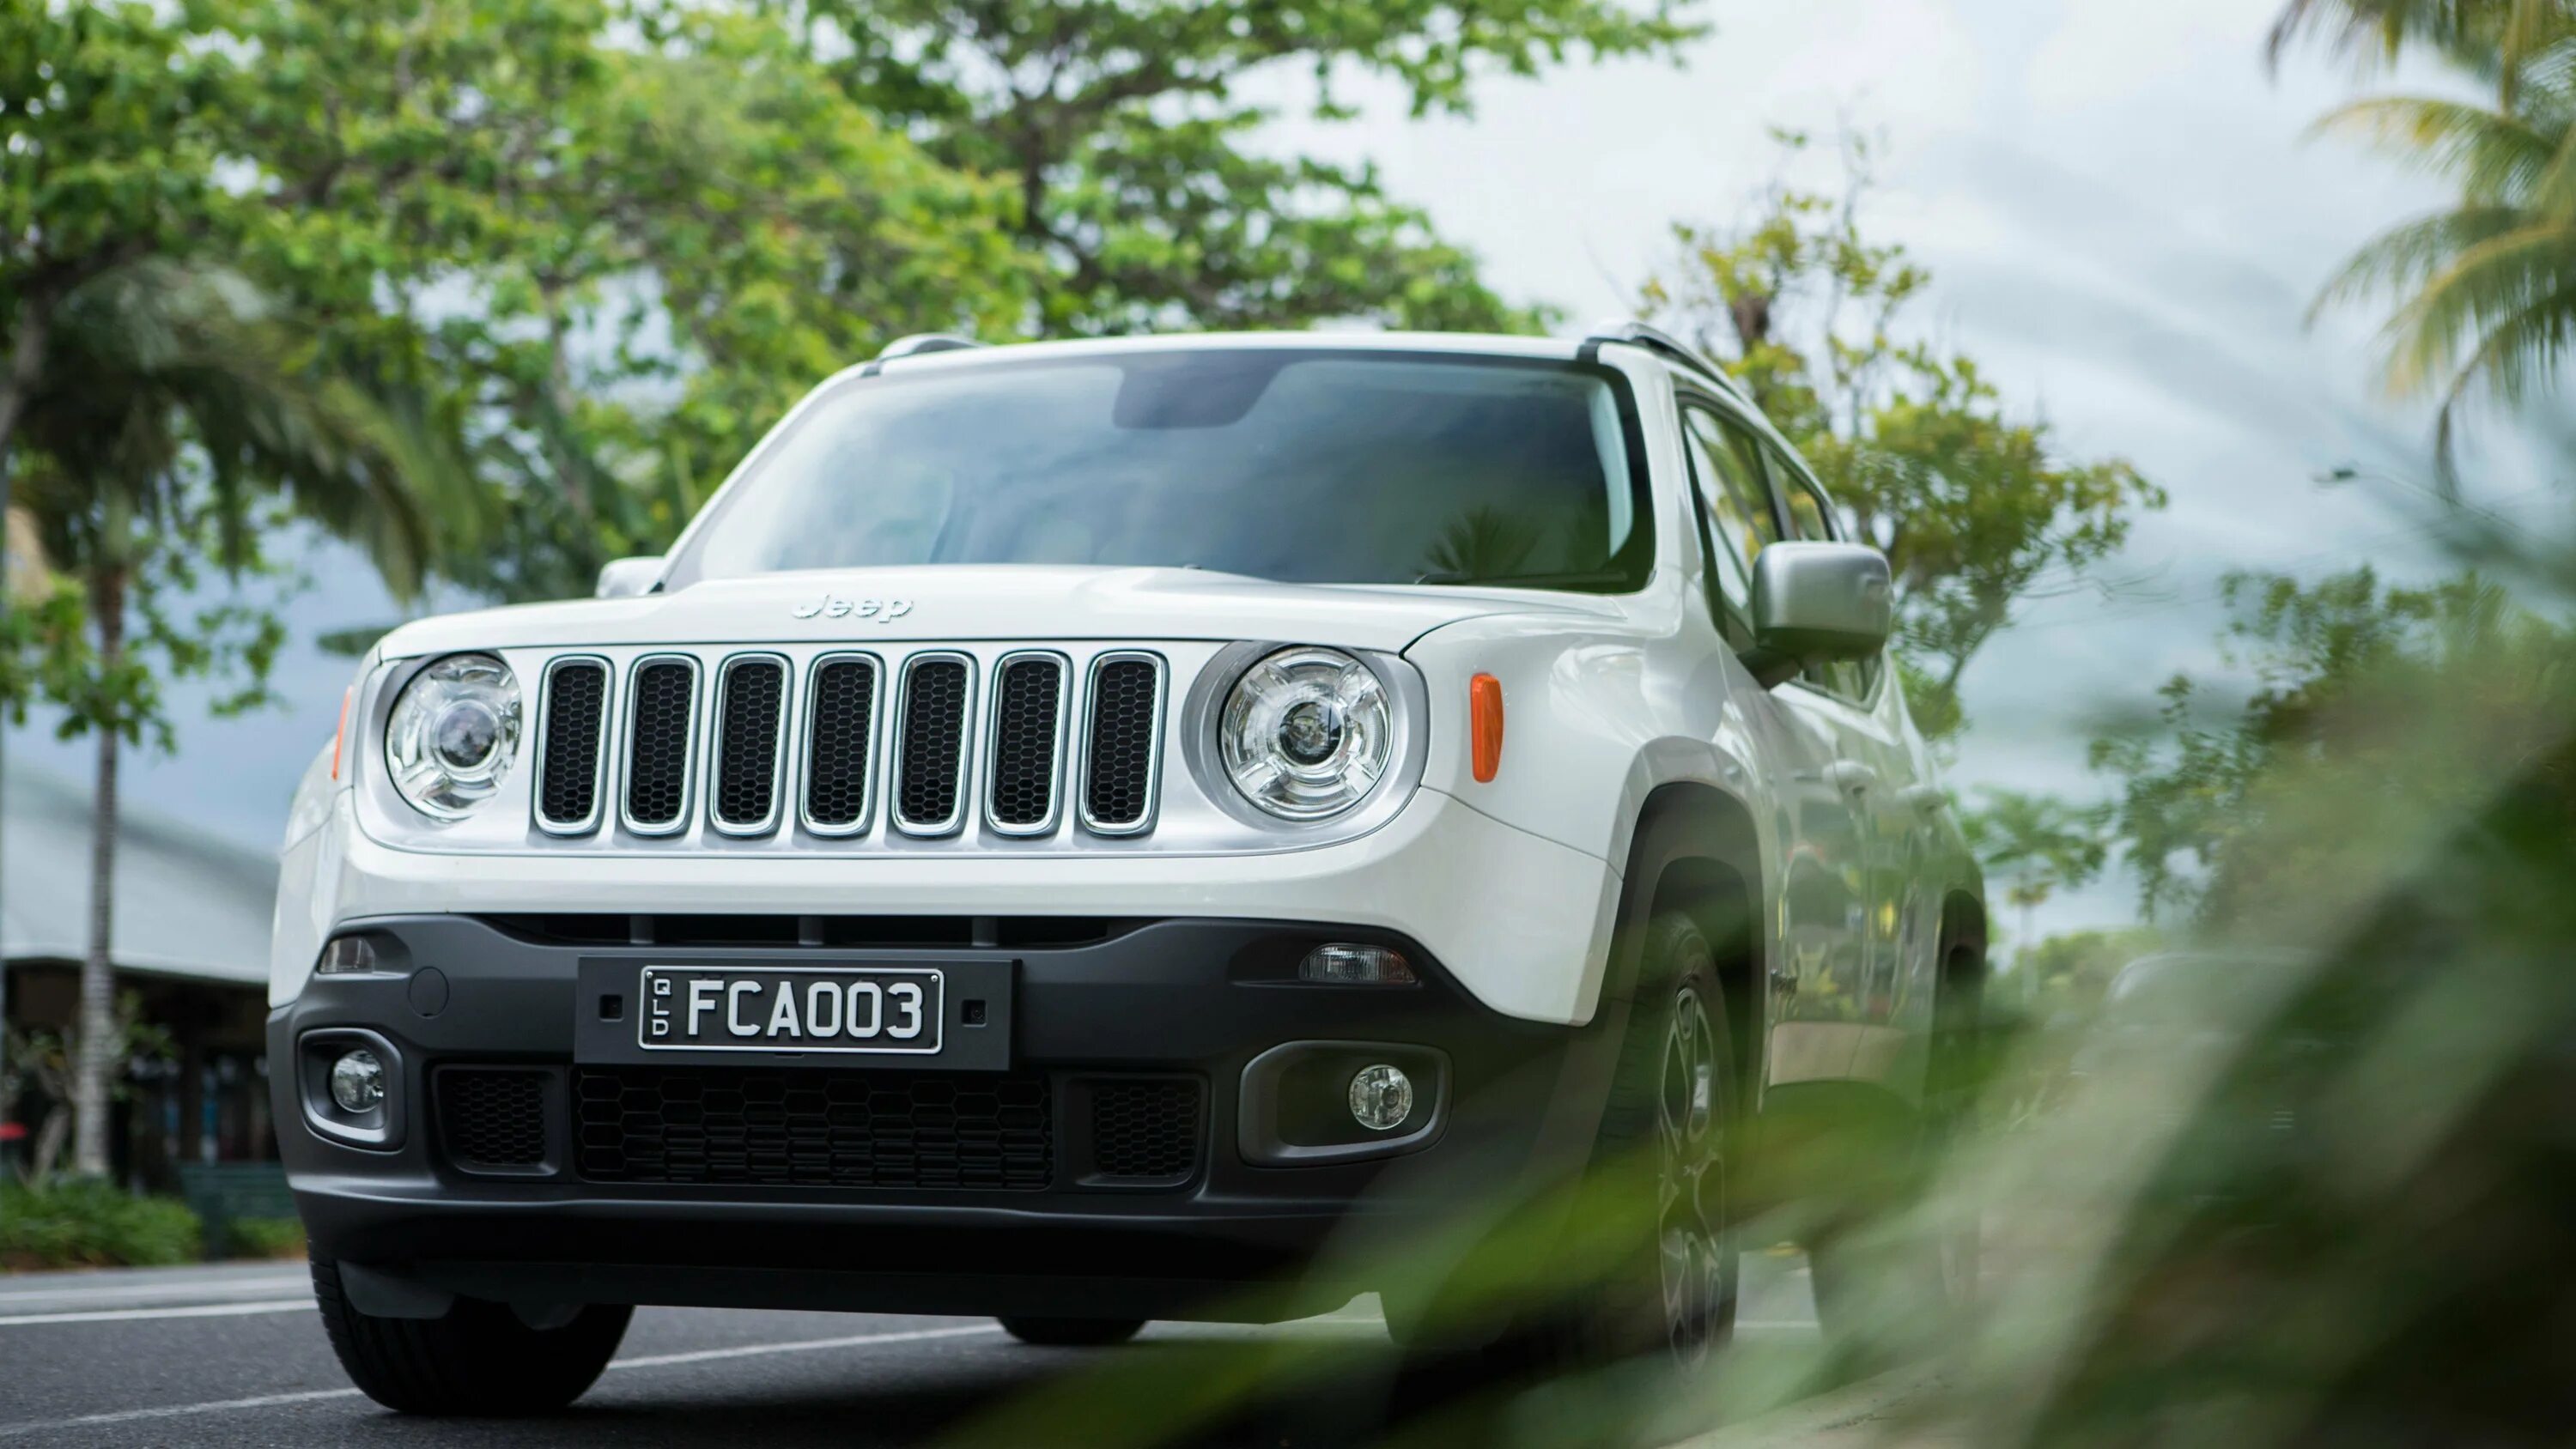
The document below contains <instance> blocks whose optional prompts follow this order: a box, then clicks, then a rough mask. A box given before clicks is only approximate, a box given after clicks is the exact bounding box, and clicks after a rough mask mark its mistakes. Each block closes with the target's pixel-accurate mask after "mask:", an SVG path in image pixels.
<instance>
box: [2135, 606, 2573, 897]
mask: <svg viewBox="0 0 2576 1449" xmlns="http://www.w3.org/2000/svg"><path fill="white" fill-rule="evenodd" d="M2225 598H2226V600H2227V603H2228V605H2229V607H2230V608H2231V609H2232V610H2233V611H2234V614H2235V617H2234V619H2233V620H2232V621H2231V622H2230V624H2229V626H2228V630H2227V634H2226V636H2225V638H2224V640H2223V643H2224V644H2225V645H2226V647H2227V650H2228V657H2229V659H2230V660H2231V661H2232V662H2233V663H2235V664H2237V665H2239V666H2241V667H2242V668H2244V669H2245V670H2246V671H2247V672H2248V673H2249V674H2250V675H2251V677H2252V681H2253V686H2254V687H2253V689H2252V691H2251V694H2250V696H2249V697H2248V698H2246V700H2245V701H2244V703H2243V705H2242V706H2241V707H2240V708H2237V709H2235V710H2233V711H2227V710H2224V709H2219V708H2216V707H2214V706H2213V704H2212V703H2211V701H2210V700H2209V699H2208V697H2207V694H2208V692H2207V691H2206V690H2204V689H2203V688H2202V687H2200V686H2198V685H2196V684H2195V683H2194V682H2193V681H2192V680H2190V679H2188V678H2185V677H2177V678H2175V679H2174V680H2173V681H2171V682H2170V683H2169V684H2167V685H2166V686H2165V689H2164V701H2165V703H2164V708H2163V710H2162V712H2161V714H2160V715H2159V718H2158V722H2157V725H2156V727H2154V728H2152V729H2150V730H2147V731H2142V732H2137V733H2130V734H2116V735H2110V736H2106V737H2104V738H2102V739H2099V740H2097V741H2095V743H2094V745H2093V759H2094V762H2095V764H2096V766H2097V767H2098V768H2100V769H2102V770H2103V771H2105V772H2107V773H2108V774H2110V775H2111V776H2113V777H2114V778H2115V779H2116V780H2117V781H2118V784H2119V804H2118V810H2117V815H2116V830H2117V834H2118V836H2119V838H2120V841H2121V842H2122V845H2121V849H2122V851H2123V854H2124V855H2125V857H2126V859H2127V861H2128V863H2129V865H2130V866H2131V868H2132V869H2134V870H2135V871H2136V872H2137V874H2138V878H2139V882H2140V890H2141V895H2142V903H2143V905H2144V907H2145V908H2146V910H2147V911H2148V912H2149V914H2151V915H2153V914H2155V913H2157V912H2158V911H2159V910H2161V909H2163V908H2167V907H2173V906H2187V907H2191V908H2193V909H2195V910H2196V911H2197V913H2198V914H2199V916H2200V917H2201V918H2202V919H2203V920H2204V921H2205V922H2208V923H2211V924H2214V925H2219V926H2224V927H2229V928H2233V929H2236V930H2239V931H2240V932H2242V931H2257V930H2266V931H2273V932H2276V933H2284V934H2289V935H2292V936H2293V937H2294V938H2295V937H2296V936H2298V935H2299V934H2300V933H2305V934H2306V935H2307V936H2308V937H2309V938H2314V937H2315V936H2317V935H2321V934H2330V933H2331V931H2330V924H2329V923H2320V922H2318V921H2315V920H2313V919H2309V918H2307V917H2306V916H2305V915H2303V914H2302V908H2303V903H2308V902H2318V901H2332V900H2343V899H2350V898H2351V897H2352V895H2353V894H2354V893H2355V890H2356V889H2357V887H2356V886H2355V885H2354V882H2355V881H2356V880H2358V879H2367V878H2369V877H2370V876H2371V875H2373V874H2376V873H2384V872H2385V871H2386V870H2387V869H2388V868H2390V866H2391V864H2392V863H2394V864H2399V865H2402V864H2404V863H2405V862H2406V861H2407V860H2408V850H2409V847H2408V844H2407V842H2409V841H2414V840H2418V839H2421V838H2423V837H2424V836H2425V835H2426V833H2427V832H2431V831H2440V830H2447V829H2449V828H2451V827H2452V826H2453V825H2455V824H2456V822H2457V821H2459V820H2461V819H2462V818H2464V817H2467V816H2470V815H2473V814H2474V813H2475V812H2476V811H2477V810H2478V809H2480V808H2482V807H2483V805H2484V804H2485V802H2486V800H2487V797H2488V795H2489V793H2490V792H2491V791H2493V790H2494V789H2495V788H2497V785H2498V783H2499V781H2500V780H2501V779H2502V778H2503V777H2504V775H2505V774H2506V773H2507V772H2509V771H2511V770H2513V769H2516V768H2519V767H2521V766H2522V765H2523V763H2524V762H2527V761H2530V760H2532V759H2535V758H2538V757H2541V756H2543V755H2545V753H2546V752H2547V751H2548V750H2550V749H2552V748H2554V747H2556V746H2557V745H2559V744H2560V743H2561V742H2562V741H2563V739H2564V737H2565V732H2566V721H2568V720H2569V719H2571V718H2576V630H2571V629H2570V628H2568V627H2567V626H2566V625H2565V624H2563V623H2561V622H2558V621H2554V620H2551V619H2549V618H2546V617H2544V616H2541V615H2538V614H2535V613H2533V612H2531V611H2530V610H2529V609H2527V608H2525V607H2523V606H2521V605H2518V604H2516V603H2515V602H2514V600H2513V598H2512V596H2511V595H2510V594H2509V593H2508V592H2507V591H2506V590H2505V589H2504V588H2503V587H2502V586H2501V585H2500V584H2498V583H2497V582H2495V581H2494V580H2492V579H2489V578H2485V577H2482V576H2480V575H2478V574H2475V573H2468V574H2462V575H2460V576H2458V577H2456V578H2453V579H2450V580H2448V581H2446V582H2443V583H2441V584H2438V585H2435V586H2433V587H2430V588H2420V589H2407V588H2391V587H2388V586H2387V585H2385V584H2384V583H2382V582H2381V580H2380V579H2379V577H2378V575H2377V574H2376V573H2375V572H2374V571H2372V570H2371V569H2370V568H2368V567H2366V566H2365V567H2362V568H2358V569H2354V570H2351V571H2349V572H2346V573H2341V574H2336V575H2333V576H2331V577H2328V578H2325V579H2321V580H2318V581H2316V582H2314V583H2302V582H2300V581H2298V580H2296V579H2292V578H2289V577H2286V576H2281V575H2263V574H2239V575H2234V576H2231V577H2230V578H2229V579H2228V580H2227V584H2226V594H2225Z"/></svg>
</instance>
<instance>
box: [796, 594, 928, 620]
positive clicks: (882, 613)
mask: <svg viewBox="0 0 2576 1449" xmlns="http://www.w3.org/2000/svg"><path fill="white" fill-rule="evenodd" d="M788 612H789V613H791V614H794V615H795V616H796V617H797V618H799V619H812V618H818V617H819V618H824V619H848V618H852V617H856V618H861V619H874V620H876V621H877V622H878V623H880V624H891V623H893V622H894V621H895V620H897V619H900V618H902V617H903V616H904V615H906V614H909V613H911V612H912V600H910V599H844V598H842V597H841V596H840V595H838V594H825V595H824V596H823V597H821V598H820V599H810V600H807V601H806V602H804V603H802V604H798V605H797V606H796V607H794V608H792V609H790V610H788Z"/></svg>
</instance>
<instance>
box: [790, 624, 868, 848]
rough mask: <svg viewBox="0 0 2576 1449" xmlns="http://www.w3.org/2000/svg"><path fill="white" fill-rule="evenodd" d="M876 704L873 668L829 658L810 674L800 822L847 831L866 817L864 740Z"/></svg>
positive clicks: (859, 662) (865, 743)
mask: <svg viewBox="0 0 2576 1449" xmlns="http://www.w3.org/2000/svg"><path fill="white" fill-rule="evenodd" d="M876 704H877V669H876V665H874V664H872V663H870V662H869V661H867V660H865V659H833V660H828V661H826V662H825V663H824V665H823V667H822V668H820V669H818V670H816V671H815V674H814V717H813V718H812V719H811V720H809V721H807V723H806V728H807V729H808V730H809V731H810V732H811V737H812V741H813V743H812V745H811V747H810V748H811V753H810V754H809V755H808V756H807V760H806V771H805V818H806V819H808V820H810V821H812V822H813V823H814V824H816V825H819V826H822V827H823V828H824V829H826V830H846V829H848V828H849V827H851V826H854V825H856V824H858V823H859V822H860V821H861V820H862V819H864V818H866V815H867V808H868V741H869V736H870V726H871V725H872V724H873V723H874V721H875V716H876Z"/></svg>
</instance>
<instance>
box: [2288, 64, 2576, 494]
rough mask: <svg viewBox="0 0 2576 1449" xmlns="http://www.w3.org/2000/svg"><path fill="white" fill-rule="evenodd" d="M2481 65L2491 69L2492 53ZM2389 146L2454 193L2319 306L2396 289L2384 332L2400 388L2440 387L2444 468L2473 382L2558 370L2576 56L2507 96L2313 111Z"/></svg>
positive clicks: (2342, 280) (2565, 340)
mask: <svg viewBox="0 0 2576 1449" xmlns="http://www.w3.org/2000/svg"><path fill="white" fill-rule="evenodd" d="M2485 66H2486V68H2487V69H2489V70H2490V71H2492V70H2493V69H2494V68H2495V61H2494V57H2493V55H2492V53H2490V54H2489V55H2488V57H2487V58H2486V62H2485ZM2318 128H2319V129H2320V130H2330V131H2340V132H2345V133H2350V134H2357V135H2359V136H2362V137H2364V138H2365V139H2367V140H2370V141H2372V142H2375V143H2377V144H2379V145H2381V146H2383V147H2385V148H2387V149H2390V150H2393V151H2396V152H2398V153H2400V154H2401V155H2403V156H2405V157H2406V158H2408V159H2409V160H2411V161H2412V162H2414V163H2415V164H2417V165H2419V166H2421V167H2423V168H2424V169H2426V170H2428V171H2431V172H2432V173H2434V174H2435V175H2438V176H2440V177H2442V178H2443V179H2445V180H2447V181H2448V182H2450V183H2451V184H2452V185H2453V186H2455V187H2457V188H2458V192H2459V200H2458V202H2457V204H2455V205H2453V206H2451V207H2449V208H2447V209H2445V210H2442V211H2439V212H2436V213H2434V214H2433V215H2430V216H2426V217H2422V218H2420V219H2418V220H2415V221H2412V222H2408V223H2406V224H2404V225H2401V226H2398V227H2396V228H2394V229H2392V230H2390V231H2388V232H2385V233H2383V234H2382V235H2380V236H2379V237H2377V238H2375V239H2373V240H2372V241H2371V242H2370V243H2369V244H2368V245H2366V246H2364V247H2363V248H2362V249H2361V250H2360V251H2359V252H2358V253H2356V254H2355V255H2354V256H2353V257H2352V258H2351V260H2349V261H2348V262H2346V263H2345V264H2344V267H2343V269H2342V271H2341V272H2340V273H2339V274H2338V275H2337V276H2336V277H2335V278H2334V279H2333V280H2332V281H2331V282H2329V283H2328V284H2327V285H2326V288H2325V291H2324V292H2323V294H2322V295H2321V296H2320V297H2319V298H2318V301H2317V306H2318V308H2319V309H2323V308H2326V307H2329V306H2333V305H2336V304H2339V303H2350V302H2354V301H2357V300H2359V299H2361V298H2363V297H2366V296H2369V295H2371V294H2374V293H2379V292H2395V293H2398V294H2400V295H2401V297H2402V301H2401V302H2400V305H2399V306H2398V308H2397V311H2396V313H2395V314H2394V315H2393V316H2392V317H2390V319H2389V321H2388V324H2387V327H2386V329H2385V331H2384V333H2383V339H2384V342H2385V344H2386V347H2387V376H2388V382H2389V385H2390V387H2391V388H2393V389H2395V390H2398V391H2438V393H2439V394H2440V396H2441V399H2442V407H2441V413H2440V415H2439V421H2438V424H2437V429H2436V436H2437V440H2438V442H2439V445H2440V449H2439V451H2440V456H2441V458H2442V461H2443V466H2444V472H2445V475H2446V477H2447V475H2448V472H2449V466H2450V460H2451V458H2452V456H2453V450H2452V442H2453V437H2454V434H2455V431H2456V429H2455V423H2456V418H2457V414H2458V411H2459V406H2460V403H2461V402H2462V400H2463V399H2464V398H2465V397H2466V396H2467V394H2468V393H2469V392H2470V390H2471V389H2472V388H2473V387H2483V388H2485V389H2486V390H2487V392H2488V393H2489V394H2490V395H2492V396H2493V397H2495V398H2496V399H2497V400H2499V401H2502V402H2505V403H2508V404H2511V403H2516V402H2520V401H2521V400H2523V399H2524V398H2526V397H2528V396H2529V395H2531V394H2532V393H2533V392H2534V391H2535V390H2537V389H2538V388H2540V387H2542V386H2544V385H2546V384H2548V383H2549V382H2551V381H2553V380H2554V379H2555V377H2556V375H2557V370H2558V365H2559V362H2560V360H2561V358H2562V357H2563V355H2564V354H2565V353H2566V351H2567V348H2568V346H2569V343H2570V341H2571V338H2576V68H2571V67H2570V66H2568V65H2564V64H2558V65H2532V66H2527V67H2525V73H2524V77H2523V84H2522V85H2521V87H2520V88H2519V90H2518V91H2516V92H2515V94H2514V97H2513V99H2512V100H2511V101H2509V102H2506V101H2499V102H2497V103H2496V104H2494V105H2491V106H2490V105H2481V104H2475V103H2471V102H2466V101H2457V100H2448V99H2441V98H2434V97H2418V96H2386V97H2379V98H2375V99H2371V100H2364V101H2359V102H2356V103H2354V104H2352V105H2349V106H2346V107H2344V108H2342V109H2341V110H2338V111H2336V112H2334V113H2332V114H2331V115H2328V116H2327V117H2326V118H2325V119H2324V120H2323V121H2320V122H2319V123H2318Z"/></svg>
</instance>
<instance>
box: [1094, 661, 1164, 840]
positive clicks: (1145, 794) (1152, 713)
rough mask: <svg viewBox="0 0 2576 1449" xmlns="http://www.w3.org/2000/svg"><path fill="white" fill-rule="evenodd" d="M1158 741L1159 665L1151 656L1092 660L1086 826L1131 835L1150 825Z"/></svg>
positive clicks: (1160, 736) (1160, 718) (1160, 726)
mask: <svg viewBox="0 0 2576 1449" xmlns="http://www.w3.org/2000/svg"><path fill="white" fill-rule="evenodd" d="M1162 742H1163V662H1162V661H1161V660H1160V659H1157V658H1155V657H1154V656H1153V655H1150V654H1103V655H1101V656H1100V657H1099V658H1098V659H1096V660H1093V661H1092V665H1091V735H1090V739H1089V740H1088V741H1087V748H1086V749H1085V751H1084V753H1083V758H1084V760H1085V761H1086V765H1085V779H1084V781H1083V787H1082V823H1083V824H1084V826H1086V827H1088V828H1089V829H1090V830H1092V831H1093V832H1095V833H1097V834H1101V835H1133V834H1135V833H1137V832H1138V831H1141V830H1145V829H1148V828H1149V827H1151V826H1152V825H1153V823H1154V784H1155V777H1156V776H1157V774H1158V773H1159V772H1160V766H1161V763H1162V762H1161V759H1160V755H1161V751H1162Z"/></svg>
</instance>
